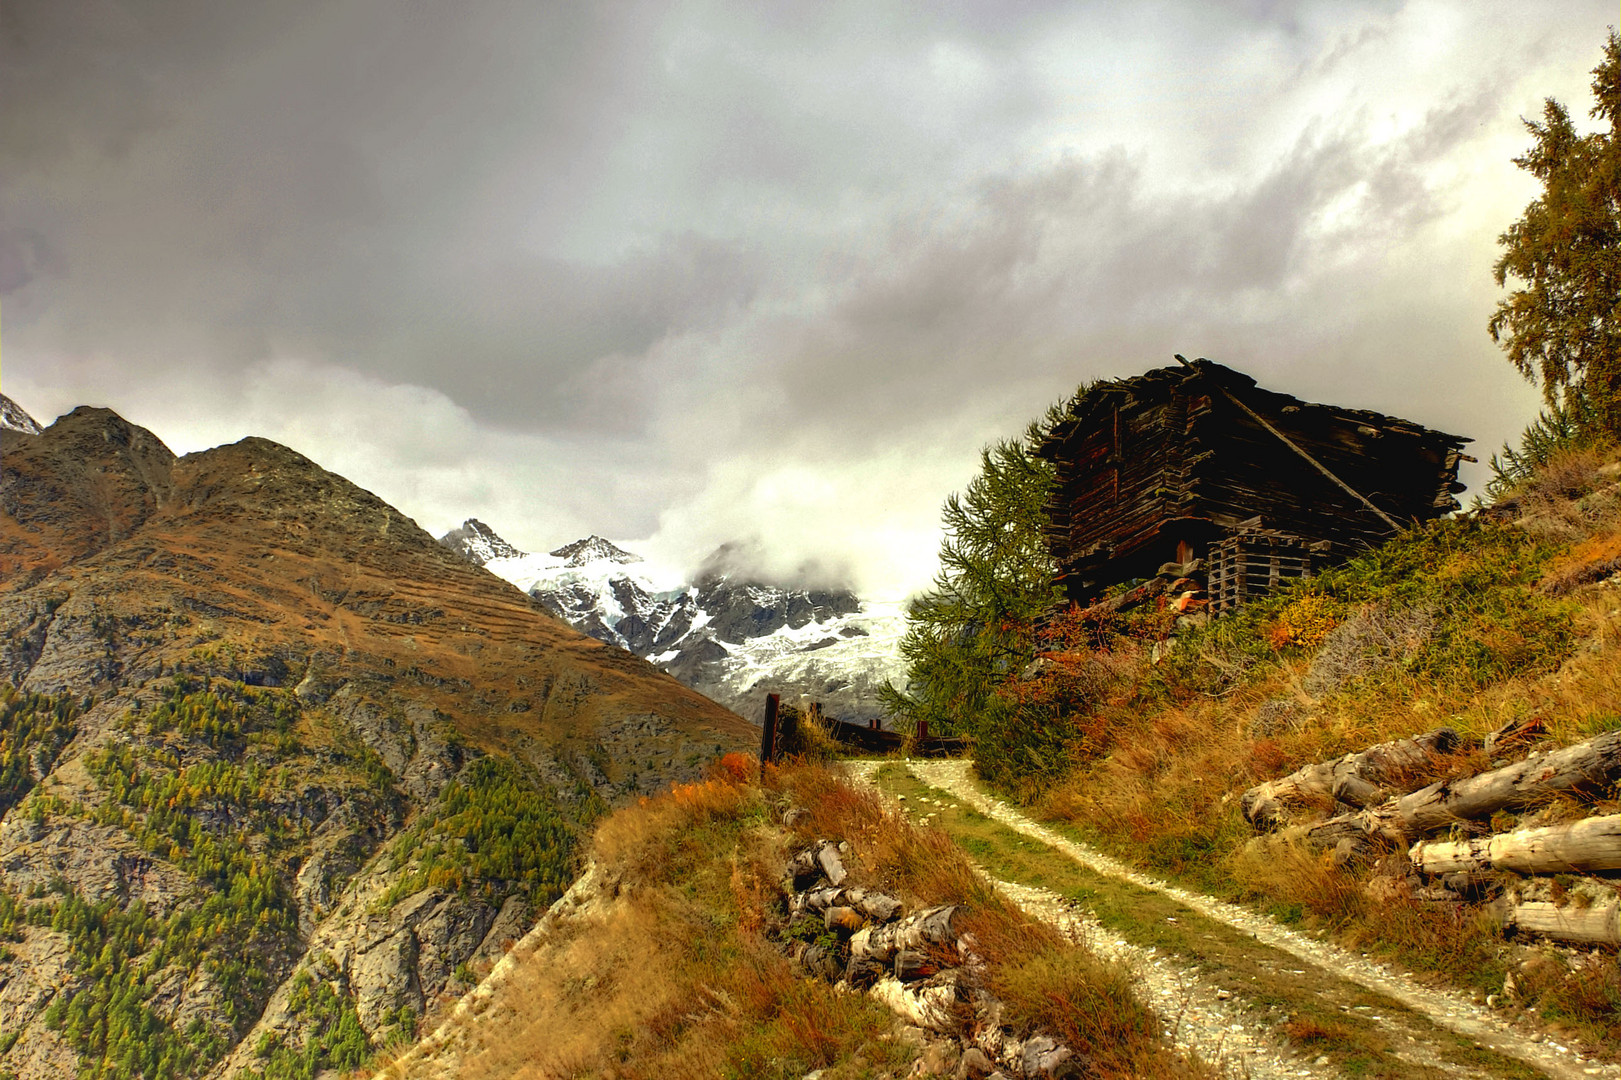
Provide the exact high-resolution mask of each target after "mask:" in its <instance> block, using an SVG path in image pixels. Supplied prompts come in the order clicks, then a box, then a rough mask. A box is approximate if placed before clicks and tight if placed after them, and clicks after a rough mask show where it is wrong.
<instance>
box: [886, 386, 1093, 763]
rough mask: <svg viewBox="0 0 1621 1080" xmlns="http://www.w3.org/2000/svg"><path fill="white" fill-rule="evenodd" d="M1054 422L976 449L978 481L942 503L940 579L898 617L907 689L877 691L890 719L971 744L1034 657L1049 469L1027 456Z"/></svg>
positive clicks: (1043, 589) (1046, 596)
mask: <svg viewBox="0 0 1621 1080" xmlns="http://www.w3.org/2000/svg"><path fill="white" fill-rule="evenodd" d="M1061 415H1062V414H1061V412H1060V410H1059V409H1058V408H1057V407H1054V408H1052V409H1050V410H1048V413H1047V415H1046V416H1045V417H1044V418H1043V419H1042V420H1039V421H1036V422H1034V423H1032V424H1030V425H1029V427H1028V428H1026V429H1025V431H1024V433H1023V435H1022V436H1020V437H1018V438H1013V439H1005V440H1002V441H1000V442H997V443H995V444H993V445H991V446H988V447H986V448H985V449H984V450H982V451H981V452H980V472H979V475H978V476H976V477H974V478H973V480H971V481H969V483H968V486H967V488H966V489H964V490H963V491H962V492H961V493H960V494H953V495H951V496H950V497H949V498H947V499H946V503H945V508H944V511H943V514H942V517H943V519H944V525H945V532H946V537H945V540H944V541H943V543H942V544H941V547H940V565H941V571H940V573H939V575H938V576H937V577H936V578H935V583H934V587H933V588H932V589H930V590H929V591H927V592H925V593H924V594H923V595H921V596H919V597H918V598H917V599H915V600H914V601H913V602H912V604H911V606H910V608H909V610H908V612H907V623H908V625H907V631H906V636H905V637H904V638H903V639H902V641H901V645H900V654H901V657H902V659H903V660H905V662H906V668H907V678H908V685H907V688H906V689H905V690H904V691H900V690H896V689H894V688H887V690H888V692H887V693H886V694H885V704H886V706H887V708H888V709H889V711H890V713H891V714H892V715H894V716H896V717H898V718H901V719H904V720H908V721H911V722H912V723H914V724H915V723H917V722H918V721H926V722H927V723H928V724H929V725H930V728H931V730H932V731H934V732H935V733H936V734H958V735H969V736H975V735H978V734H979V733H980V727H981V725H982V724H983V723H984V721H985V718H986V714H987V711H988V709H989V708H990V706H991V704H992V698H993V695H994V693H995V691H996V688H997V687H998V686H999V685H1001V684H1002V683H1003V682H1004V681H1005V680H1006V679H1008V678H1009V677H1010V676H1014V675H1017V674H1018V673H1019V672H1020V671H1021V670H1022V669H1023V668H1024V666H1025V665H1026V664H1028V663H1029V662H1030V660H1031V658H1032V657H1033V656H1034V636H1033V632H1032V631H1033V626H1034V622H1035V620H1036V618H1037V616H1038V615H1040V614H1041V613H1042V612H1043V611H1044V610H1045V609H1046V608H1047V607H1048V606H1049V605H1051V604H1052V603H1053V601H1054V599H1055V597H1056V595H1057V594H1056V590H1055V588H1054V585H1053V565H1052V557H1051V556H1050V555H1049V554H1048V552H1047V545H1046V541H1045V538H1044V536H1043V528H1044V527H1045V525H1046V522H1047V510H1046V502H1047V492H1048V489H1049V488H1050V487H1051V486H1052V478H1053V467H1052V464H1051V462H1047V461H1044V460H1042V459H1041V458H1039V457H1037V456H1036V449H1037V447H1039V446H1040V445H1041V443H1042V441H1043V440H1044V439H1045V438H1046V436H1047V433H1048V432H1049V431H1050V430H1051V429H1052V425H1053V424H1054V423H1055V422H1056V421H1057V420H1058V418H1059V417H1060V416H1061Z"/></svg>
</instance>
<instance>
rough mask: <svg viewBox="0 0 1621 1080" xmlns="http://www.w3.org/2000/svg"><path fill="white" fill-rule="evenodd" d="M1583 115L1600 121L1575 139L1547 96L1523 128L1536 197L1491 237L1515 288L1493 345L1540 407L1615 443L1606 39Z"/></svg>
mask: <svg viewBox="0 0 1621 1080" xmlns="http://www.w3.org/2000/svg"><path fill="white" fill-rule="evenodd" d="M1593 96H1594V99H1595V103H1594V105H1593V108H1592V110H1591V113H1590V115H1592V116H1593V117H1594V118H1596V119H1599V120H1602V121H1606V122H1607V123H1608V125H1609V126H1608V128H1607V129H1605V128H1601V129H1600V130H1598V131H1594V132H1592V133H1590V134H1587V135H1582V134H1579V133H1578V132H1577V131H1576V127H1575V125H1574V124H1572V123H1571V119H1570V113H1569V112H1567V111H1566V109H1565V107H1564V106H1563V105H1561V104H1560V103H1559V102H1558V101H1556V100H1555V99H1553V98H1548V99H1547V101H1546V102H1545V103H1544V106H1543V113H1542V119H1541V120H1540V121H1536V120H1526V121H1525V126H1526V129H1527V130H1528V131H1530V133H1531V135H1532V137H1533V139H1534V140H1535V142H1534V144H1533V145H1532V147H1531V149H1529V150H1528V151H1526V153H1525V154H1524V155H1522V156H1521V157H1517V158H1515V159H1514V163H1515V164H1516V165H1518V166H1519V167H1520V168H1522V169H1524V170H1525V171H1527V172H1529V173H1530V174H1531V175H1533V176H1535V177H1536V178H1537V179H1538V180H1539V181H1540V182H1541V183H1542V194H1541V196H1540V197H1538V198H1537V199H1535V200H1533V201H1532V202H1531V204H1530V205H1529V206H1527V207H1526V208H1525V213H1524V214H1523V215H1522V216H1521V217H1520V219H1519V220H1518V221H1516V222H1514V224H1513V225H1511V226H1509V228H1508V231H1507V232H1505V233H1503V234H1502V235H1501V236H1500V237H1498V243H1499V244H1500V245H1502V247H1503V254H1502V257H1501V258H1499V259H1498V260H1497V263H1496V265H1495V267H1494V273H1495V276H1496V279H1497V283H1498V284H1499V285H1502V286H1505V287H1506V286H1507V285H1508V284H1509V279H1511V278H1512V279H1514V280H1516V281H1518V282H1523V283H1524V284H1523V286H1522V287H1519V288H1515V289H1514V290H1513V291H1512V292H1510V293H1509V295H1508V296H1507V297H1506V298H1505V299H1503V300H1502V301H1500V302H1499V303H1498V305H1497V310H1496V311H1495V312H1494V313H1493V315H1492V317H1491V321H1490V323H1489V324H1488V329H1489V330H1490V332H1491V336H1492V340H1493V341H1495V342H1497V343H1498V345H1499V346H1501V347H1502V349H1503V350H1504V351H1505V352H1506V353H1507V354H1508V358H1509V360H1510V361H1511V362H1512V363H1513V364H1514V366H1515V367H1516V368H1518V369H1519V371H1520V372H1521V374H1523V375H1524V376H1525V377H1526V378H1527V379H1529V380H1531V381H1532V382H1538V381H1540V383H1541V385H1542V391H1543V394H1544V396H1545V397H1546V398H1547V400H1548V404H1549V405H1550V406H1552V407H1553V408H1555V409H1556V410H1561V409H1562V410H1566V411H1571V410H1572V409H1573V407H1574V406H1577V405H1578V404H1579V405H1580V406H1581V411H1582V412H1583V413H1585V414H1587V415H1590V416H1591V417H1592V418H1593V422H1594V423H1596V424H1597V425H1598V426H1599V427H1600V429H1601V431H1602V433H1603V434H1606V435H1608V436H1610V437H1611V438H1617V439H1621V130H1618V127H1617V125H1618V123H1621V38H1618V36H1617V34H1616V32H1615V30H1613V29H1612V30H1611V31H1610V36H1609V39H1608V41H1607V42H1606V43H1605V48H1604V60H1603V62H1601V63H1600V64H1599V66H1598V67H1596V68H1594V69H1593Z"/></svg>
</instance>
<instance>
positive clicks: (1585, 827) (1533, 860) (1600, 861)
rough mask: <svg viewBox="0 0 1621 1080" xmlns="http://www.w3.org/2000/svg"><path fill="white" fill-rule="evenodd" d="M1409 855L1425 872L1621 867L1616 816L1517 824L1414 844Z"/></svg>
mask: <svg viewBox="0 0 1621 1080" xmlns="http://www.w3.org/2000/svg"><path fill="white" fill-rule="evenodd" d="M1408 854H1409V855H1410V856H1411V857H1412V860H1413V864H1414V865H1415V866H1417V867H1418V868H1419V869H1420V870H1422V871H1424V872H1425V873H1426V874H1455V873H1463V872H1473V871H1479V870H1487V869H1492V870H1513V871H1514V872H1516V873H1519V874H1558V873H1570V872H1575V871H1586V870H1621V815H1616V814H1608V815H1605V816H1603V817H1591V818H1587V819H1585V820H1583V821H1575V822H1570V823H1568V824H1564V825H1549V826H1546V827H1544V828H1540V829H1519V830H1516V831H1515V832H1507V833H1499V834H1498V835H1496V836H1488V837H1483V838H1481V839H1479V840H1460V841H1440V842H1436V843H1429V844H1414V845H1413V848H1412V850H1411V851H1410V852H1409V853H1408Z"/></svg>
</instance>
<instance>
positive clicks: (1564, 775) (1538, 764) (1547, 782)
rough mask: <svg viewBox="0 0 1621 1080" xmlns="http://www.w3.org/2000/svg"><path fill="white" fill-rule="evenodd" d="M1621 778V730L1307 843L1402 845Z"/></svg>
mask: <svg viewBox="0 0 1621 1080" xmlns="http://www.w3.org/2000/svg"><path fill="white" fill-rule="evenodd" d="M1617 777H1621V731H1607V732H1605V733H1604V734H1602V735H1598V736H1595V737H1593V738H1591V739H1588V740H1587V741H1586V742H1579V743H1577V744H1575V745H1574V746H1567V747H1565V748H1564V749H1562V750H1549V751H1547V752H1544V753H1536V754H1532V755H1531V756H1530V757H1528V758H1526V759H1525V760H1524V761H1519V762H1515V763H1514V764H1513V765H1505V766H1504V767H1503V768H1501V769H1493V770H1491V771H1490V772H1483V773H1480V774H1478V775H1476V776H1471V777H1467V778H1466V779H1463V780H1441V781H1438V782H1437V783H1434V784H1431V785H1430V786H1429V787H1425V788H1420V789H1419V790H1417V791H1414V792H1412V793H1410V794H1407V795H1403V796H1401V797H1400V798H1396V799H1391V800H1389V801H1388V802H1386V803H1384V804H1383V805H1381V806H1376V807H1372V808H1370V809H1367V810H1361V811H1358V812H1357V813H1354V814H1341V815H1340V816H1339V817H1334V818H1330V819H1328V820H1327V821H1323V822H1319V823H1318V824H1316V825H1311V826H1308V827H1307V828H1305V829H1304V830H1303V836H1304V838H1305V840H1306V841H1307V843H1310V844H1311V845H1312V846H1314V847H1318V848H1333V847H1334V846H1335V845H1336V844H1338V843H1339V842H1340V841H1341V840H1343V839H1347V838H1351V839H1353V840H1356V841H1358V842H1361V843H1367V842H1368V841H1370V840H1374V839H1378V840H1383V841H1385V842H1387V843H1392V844H1399V845H1401V846H1403V847H1405V846H1407V845H1408V844H1411V843H1412V842H1413V840H1415V839H1416V838H1418V837H1420V836H1423V835H1425V834H1426V833H1431V832H1434V831H1436V830H1437V829H1444V828H1446V827H1448V826H1449V825H1452V824H1453V823H1454V822H1459V821H1473V820H1478V819H1481V818H1487V817H1490V816H1491V815H1492V814H1495V813H1496V812H1497V811H1499V810H1510V809H1517V808H1520V807H1526V806H1531V805H1534V804H1536V803H1538V802H1542V801H1545V800H1546V799H1548V798H1549V797H1550V796H1553V795H1558V794H1561V793H1565V792H1579V791H1587V790H1591V789H1594V788H1599V787H1603V786H1604V785H1606V784H1609V783H1612V782H1614V781H1615V779H1616V778H1617Z"/></svg>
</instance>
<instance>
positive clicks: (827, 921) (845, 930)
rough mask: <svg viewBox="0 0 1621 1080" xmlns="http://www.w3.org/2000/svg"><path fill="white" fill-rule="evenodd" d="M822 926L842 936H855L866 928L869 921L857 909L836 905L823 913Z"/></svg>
mask: <svg viewBox="0 0 1621 1080" xmlns="http://www.w3.org/2000/svg"><path fill="white" fill-rule="evenodd" d="M822 925H823V926H825V927H827V929H829V930H833V931H836V932H838V933H840V934H853V933H855V932H856V931H857V930H860V929H861V928H862V927H863V926H866V925H867V920H866V919H865V918H864V917H863V916H862V914H861V912H859V911H857V910H856V909H855V908H852V907H843V906H842V905H835V906H833V907H830V908H828V909H827V910H826V911H825V912H823V913H822Z"/></svg>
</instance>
